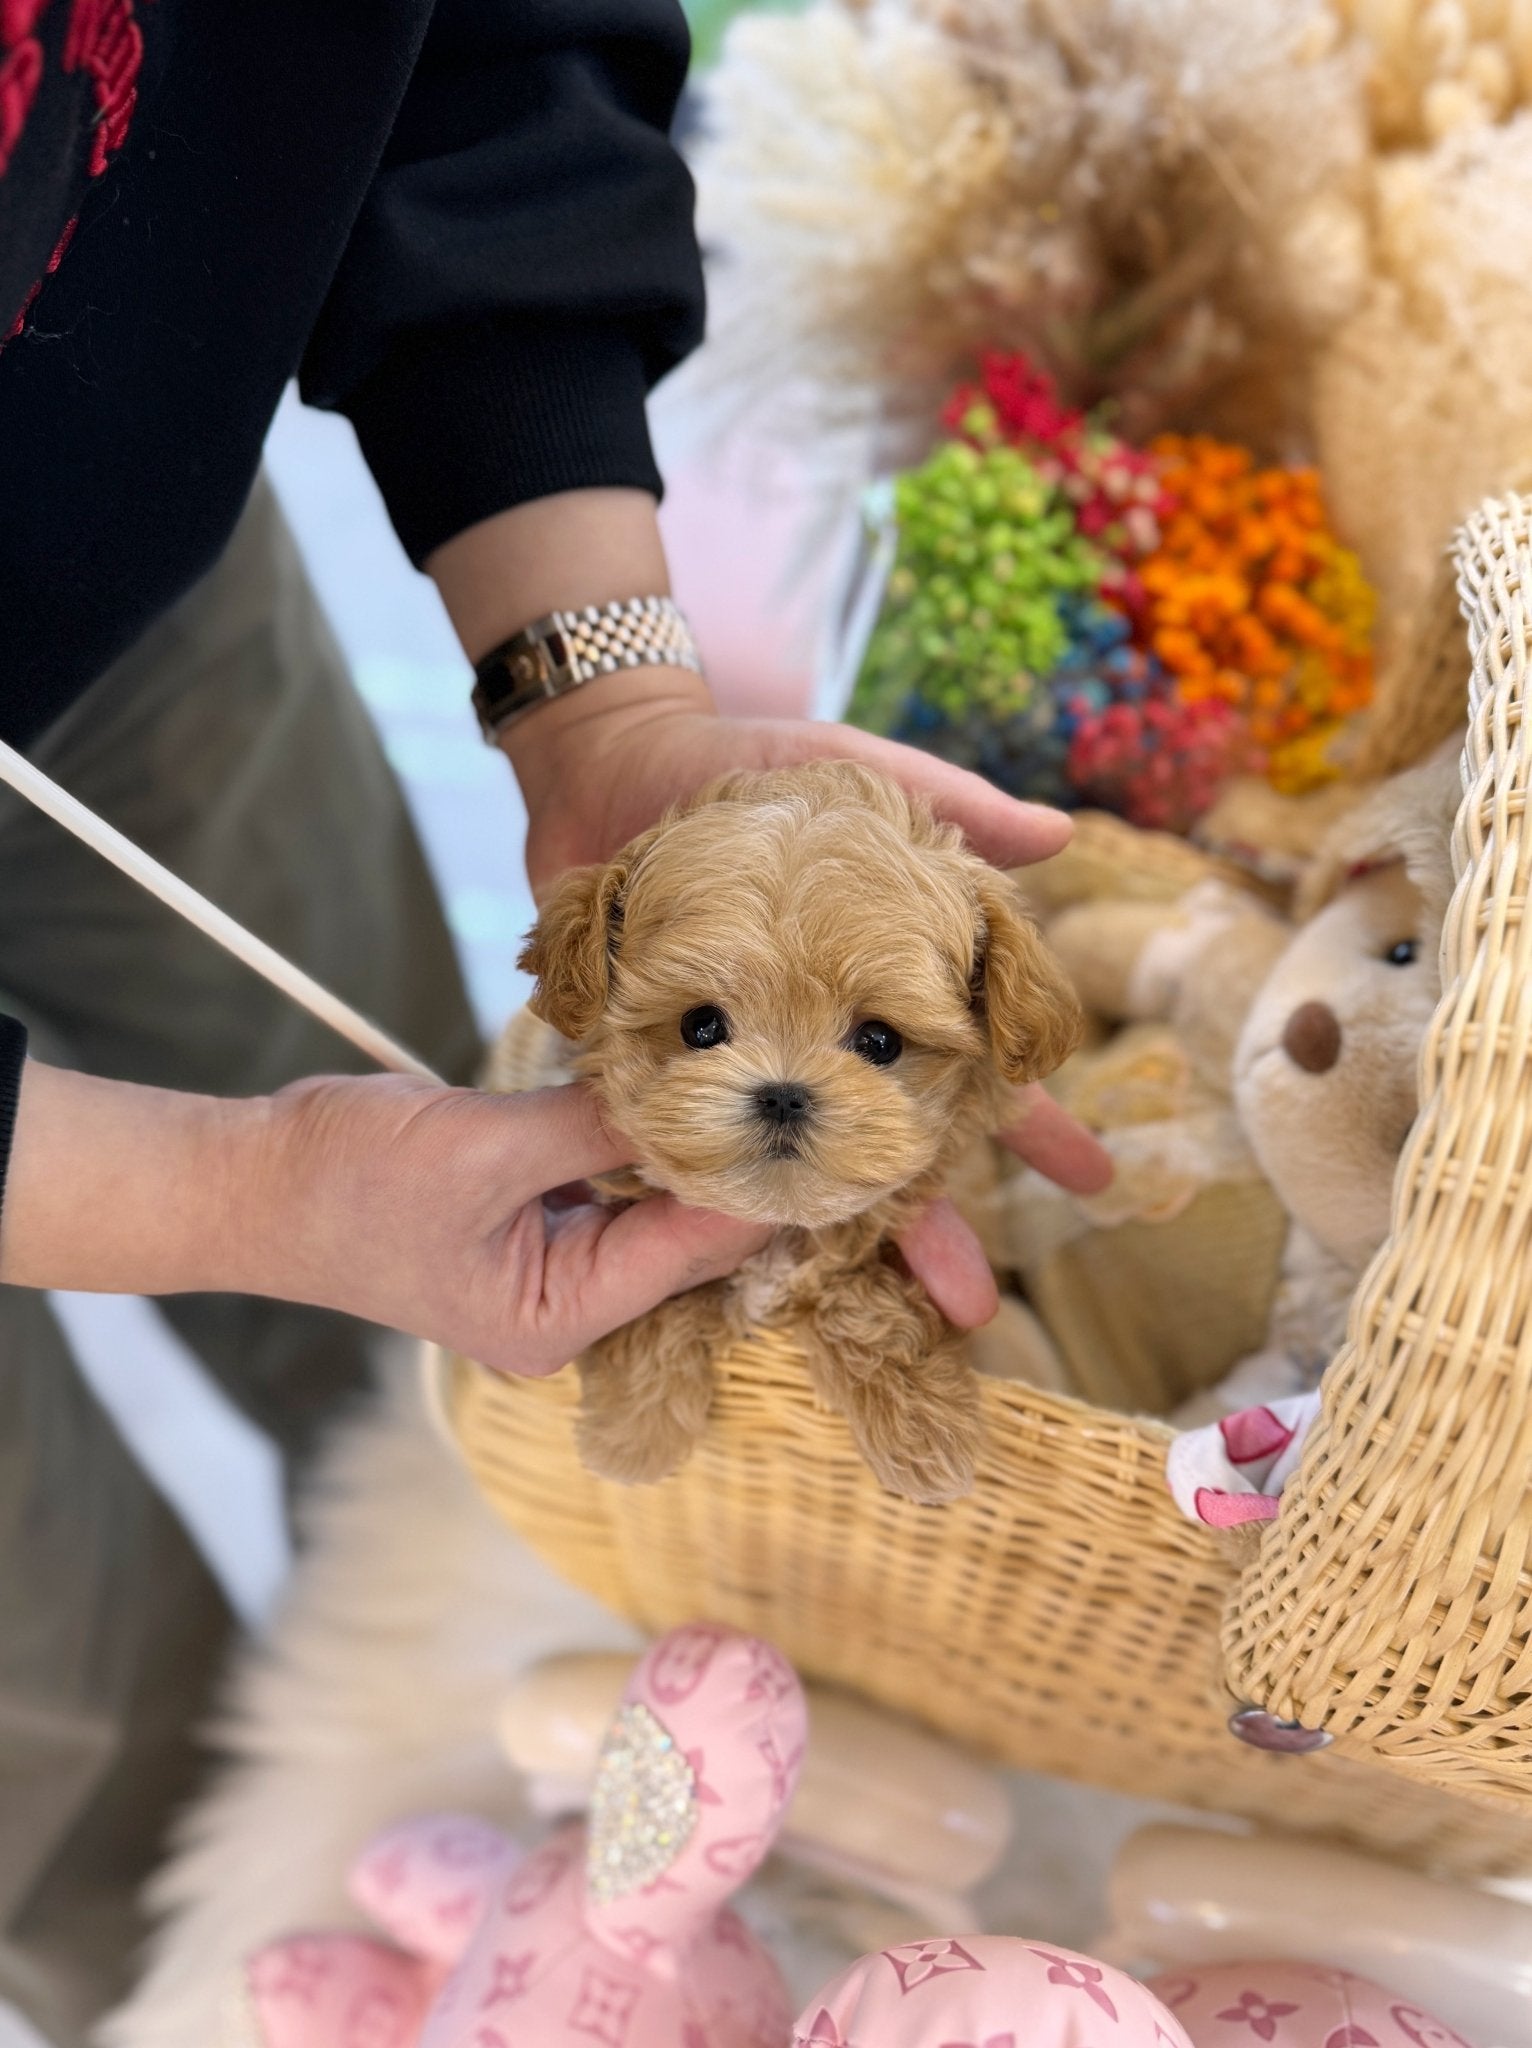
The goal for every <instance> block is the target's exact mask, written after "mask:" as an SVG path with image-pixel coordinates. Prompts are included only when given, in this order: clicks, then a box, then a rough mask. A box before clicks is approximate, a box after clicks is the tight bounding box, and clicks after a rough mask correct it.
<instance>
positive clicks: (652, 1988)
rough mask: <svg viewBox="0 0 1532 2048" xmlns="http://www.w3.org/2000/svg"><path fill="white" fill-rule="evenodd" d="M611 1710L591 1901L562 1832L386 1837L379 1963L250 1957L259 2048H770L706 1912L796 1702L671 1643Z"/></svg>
mask: <svg viewBox="0 0 1532 2048" xmlns="http://www.w3.org/2000/svg"><path fill="white" fill-rule="evenodd" d="M624 1709H625V1710H635V1712H636V1718H634V1714H633V1713H630V1714H629V1716H628V1718H627V1719H626V1720H625V1719H624V1714H623V1713H619V1716H618V1722H617V1724H616V1732H617V1733H619V1734H621V1735H622V1736H623V1739H624V1742H625V1744H626V1745H627V1747H626V1749H625V1751H624V1756H625V1758H626V1759H627V1760H628V1762H627V1765H626V1766H625V1767H624V1768H622V1769H619V1770H617V1771H616V1772H615V1773H614V1774H613V1777H612V1782H611V1784H610V1785H609V1787H608V1793H607V1826H606V1831H605V1833H602V1832H601V1830H600V1829H599V1828H597V1827H595V1826H594V1825H593V1830H592V1836H591V1839H592V1840H594V1841H595V1842H596V1845H597V1848H598V1850H601V1851H602V1852H603V1853H605V1852H606V1851H608V1850H610V1852H611V1854H610V1858H609V1860H608V1861H607V1862H606V1863H605V1864H603V1866H602V1869H603V1871H604V1872H605V1881H604V1882H601V1883H597V1884H594V1885H593V1883H592V1881H591V1877H590V1873H589V1871H588V1869H587V1863H588V1855H587V1850H588V1840H587V1832H586V1830H585V1829H584V1828H569V1829H566V1830H565V1831H564V1832H563V1833H561V1834H559V1835H556V1836H555V1837H554V1838H553V1839H552V1840H551V1841H549V1842H547V1843H545V1844H544V1845H543V1847H542V1848H540V1849H539V1850H538V1851H537V1852H536V1853H535V1854H534V1855H531V1856H527V1857H523V1856H521V1855H520V1854H519V1853H518V1851H517V1850H516V1849H515V1848H514V1846H513V1845H512V1844H510V1843H509V1842H507V1841H506V1840H505V1838H504V1837H503V1836H501V1835H499V1834H498V1833H497V1832H496V1831H495V1830H494V1829H493V1828H489V1827H486V1826H485V1825H484V1824H483V1823H482V1822H479V1821H474V1820H465V1819H462V1818H459V1817H454V1816H437V1817H434V1818H432V1819H428V1820H420V1821H411V1822H407V1823H406V1824H404V1825H403V1826H401V1827H397V1828H393V1829H391V1830H389V1832H388V1833H387V1834H385V1835H383V1836H381V1837H380V1838H379V1839H378V1840H377V1841H375V1842H374V1843H372V1844H371V1846H370V1847H369V1848H368V1849H367V1851H366V1852H365V1853H364V1855H363V1856H362V1857H361V1859H360V1861H359V1862H358V1863H357V1865H356V1867H355V1869H354V1871H353V1872H352V1880H351V1886H352V1892H353V1895H354V1896H355V1898H356V1900H357V1903H358V1904H359V1905H360V1906H361V1907H362V1908H363V1909H364V1910H365V1911H366V1912H367V1913H368V1915H369V1916H370V1917H371V1918H372V1919H373V1920H374V1921H376V1922H377V1924H378V1925H379V1926H380V1927H382V1928H384V1929H385V1930H386V1931H387V1933H388V1934H389V1935H390V1936H391V1937H392V1940H393V1941H394V1943H396V1944H397V1946H396V1947H393V1948H389V1947H385V1946H383V1945H382V1944H381V1943H377V1942H371V1941H365V1940H360V1939H358V1938H356V1937H353V1936H347V1935H332V1936H318V1937H312V1936H305V1937H300V1938H298V1939H295V1940H292V1941H287V1942H280V1943H277V1944H275V1945H274V1946H273V1947H272V1948H270V1949H268V1950H266V1951H264V1952H263V1953H262V1954H261V1955H259V1956H257V1957H255V1958H254V1960H253V1961H252V1963H251V1964H250V1966H249V1969H248V1971H247V1983H246V1988H247V1992H248V2005H249V2009H250V2011H251V2013H252V2014H253V2015H254V2017H255V2020H256V2023H257V2027H258V2031H259V2034H260V2036H261V2039H262V2040H263V2041H264V2043H265V2044H266V2048H783V2043H784V2042H785V2041H786V2039H787V2036H788V2030H789V2026H790V2023H791V2008H790V2006H789V2005H788V2002H787V1996H786V1992H785V1990H784V1988H783V1985H782V1980H781V1978H780V1976H779V1975H778V1973H777V1970H776V1967H775V1965H774V1964H773V1963H772V1961H771V1959H770V1957H769V1956H768V1955H767V1954H766V1952H765V1950H764V1949H762V1948H761V1946H760V1945H759V1943H758V1942H756V1940H755V1939H754V1937H753V1936H752V1935H751V1934H750V1933H749V1932H748V1930H747V1929H746V1928H745V1926H744V1924H743V1923H742V1922H741V1921H740V1920H739V1919H738V1917H737V1916H736V1915H735V1914H733V1913H732V1912H730V1911H729V1910H728V1909H727V1905H726V1901H727V1899H728V1898H729V1896H730V1894H731V1893H732V1892H734V1891H736V1890H737V1889H738V1887H739V1886H740V1885H741V1884H742V1883H743V1882H744V1881H745V1880H746V1878H748V1877H749V1876H750V1875H751V1874H752V1873H753V1872H754V1871H755V1869H756V1868H757V1866H758V1865H759V1864H760V1862H761V1861H762V1859H763V1858H764V1857H765V1855H766V1853H767V1851H768V1850H769V1848H770V1846H771V1844H772V1841H773V1840H774V1838H775V1836H776V1833H777V1830H778V1828H779V1826H780V1825H781V1821H782V1817H783V1814H784V1813H785V1811H786V1808H787V1806H788V1803H789V1802H790V1800H791V1798H792V1794H793V1791H794V1789H795V1787H796V1784H797V1777H798V1771H799V1768H800V1766H801V1763H802V1759H803V1748H804V1741H805V1736H806V1731H807V1713H806V1708H805V1705H804V1699H803V1692H802V1688H801V1687H800V1686H799V1684H798V1680H797V1678H796V1677H795V1675H794V1673H793V1672H792V1670H791V1668H790V1667H789V1666H788V1665H787V1664H786V1663H785V1662H784V1661H783V1659H782V1658H781V1657H780V1656H779V1655H778V1654H777V1652H776V1651H775V1650H773V1649H772V1648H771V1647H770V1645H769V1644H766V1643H763V1642H760V1641H758V1640H756V1639H755V1638H753V1637H748V1636H741V1635H736V1634H734V1633H732V1632H731V1631H729V1630H726V1629H720V1628H710V1627H693V1628H686V1629H678V1630H676V1631H675V1632H674V1633H673V1634H671V1635H669V1636H667V1637H665V1638H663V1639H662V1640H661V1641H660V1642H658V1643H656V1644H655V1646H654V1647H653V1649H651V1650H650V1652H649V1654H648V1655H647V1656H646V1657H645V1658H644V1659H643V1661H642V1663H640V1664H639V1666H638V1668H637V1670H636V1671H635V1672H634V1675H633V1678H632V1681H631V1682H630V1684H629V1686H628V1690H627V1693H626V1695H625V1698H624ZM633 1759H636V1761H633ZM635 1845H636V1846H635ZM635 1873H637V1875H636V1876H635ZM614 1874H615V1875H614ZM598 1875H599V1873H598ZM449 1973H450V1974H449ZM343 2014H344V2015H346V2016H347V2017H345V2018H344V2025H343V2024H342V2015H343ZM346 2026H349V2027H350V2028H351V2031H350V2032H349V2033H348V2032H346V2031H344V2027H346ZM359 2027H361V2028H363V2031H358V2028H359ZM390 2029H391V2031H390ZM369 2030H370V2031H369ZM1176 2048H1180V2044H1179V2043H1177V2044H1176Z"/></svg>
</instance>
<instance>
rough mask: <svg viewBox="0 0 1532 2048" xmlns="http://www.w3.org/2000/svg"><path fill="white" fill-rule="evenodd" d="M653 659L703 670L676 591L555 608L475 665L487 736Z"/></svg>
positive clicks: (654, 663)
mask: <svg viewBox="0 0 1532 2048" xmlns="http://www.w3.org/2000/svg"><path fill="white" fill-rule="evenodd" d="M647 667H665V668H685V669H690V670H691V671H692V673H693V674H694V675H701V673H702V663H701V660H700V659H699V657H698V654H697V646H696V642H695V641H694V640H693V639H692V636H691V630H690V628H689V627H688V626H687V623H686V621H685V619H684V618H683V617H682V616H681V613H680V612H679V611H678V610H677V608H676V606H675V605H674V604H673V603H672V602H671V600H670V599H669V598H668V597H630V598H628V599H627V600H626V601H625V602H623V603H619V604H604V605H594V604H591V605H586V606H585V608H584V609H583V610H582V611H573V612H549V613H548V615H547V617H546V618H541V619H535V620H534V621H533V622H532V624H531V625H530V626H525V627H523V628H522V630H521V631H520V632H519V633H514V634H512V636H511V638H510V639H509V640H507V641H505V642H503V643H502V645H501V646H499V647H496V648H494V649H493V650H492V651H491V652H490V653H489V654H486V655H485V657H484V659H483V660H482V661H481V662H480V663H479V665H478V667H477V668H476V669H475V671H474V675H475V682H474V688H473V708H474V710H475V711H476V712H477V713H478V714H479V724H480V726H481V727H482V728H483V732H484V737H485V738H486V739H487V740H496V739H498V738H499V737H500V735H501V734H502V733H503V732H504V731H505V730H506V728H507V727H508V726H511V725H514V724H515V722H516V720H517V719H518V718H524V717H525V716H526V714H527V713H528V712H529V711H535V710H536V708H537V706H538V705H539V704H546V703H547V702H548V700H549V699H550V698H552V697H562V696H564V695H566V694H567V692H569V691H570V690H577V689H579V687H580V685H581V684H582V683H589V682H593V681H594V680H595V679H596V677H597V676H610V675H616V674H618V673H620V672H621V671H622V670H624V669H632V668H647Z"/></svg>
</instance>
